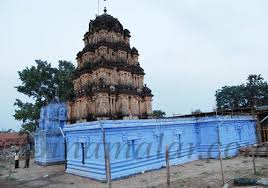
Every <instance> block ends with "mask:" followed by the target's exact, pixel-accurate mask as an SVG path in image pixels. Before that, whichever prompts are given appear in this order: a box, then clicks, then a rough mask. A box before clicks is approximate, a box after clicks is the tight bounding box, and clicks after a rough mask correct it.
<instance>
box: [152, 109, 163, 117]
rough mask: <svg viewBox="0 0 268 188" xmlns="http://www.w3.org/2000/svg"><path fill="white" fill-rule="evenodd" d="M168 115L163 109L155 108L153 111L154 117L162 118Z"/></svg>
mask: <svg viewBox="0 0 268 188" xmlns="http://www.w3.org/2000/svg"><path fill="white" fill-rule="evenodd" d="M165 116H166V112H163V111H161V110H154V111H153V118H155V119H161V118H164V117H165Z"/></svg>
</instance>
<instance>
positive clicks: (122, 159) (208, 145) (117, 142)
mask: <svg viewBox="0 0 268 188" xmlns="http://www.w3.org/2000/svg"><path fill="white" fill-rule="evenodd" d="M255 130H256V124H255V119H253V118H252V117H238V116H235V117H231V116H225V117H222V116H217V117H210V118H198V119H163V120H162V119H161V120H119V121H102V122H87V123H77V124H73V125H66V126H65V128H64V131H65V134H66V138H67V172H68V173H72V174H76V175H80V176H85V177H89V178H93V179H97V180H100V181H105V180H106V170H105V152H104V141H105V143H106V145H105V146H106V151H107V155H109V156H110V161H111V174H112V179H117V178H121V177H125V176H129V175H133V174H136V173H140V172H143V171H148V170H153V169H159V168H161V167H164V166H165V147H166V145H168V146H169V154H170V163H171V164H172V165H176V164H182V163H186V162H189V161H194V160H197V159H200V158H217V157H218V140H220V143H221V147H222V154H223V157H230V156H235V155H237V153H238V150H239V148H240V147H242V146H246V145H252V144H255V143H256V133H255Z"/></svg>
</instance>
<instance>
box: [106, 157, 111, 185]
mask: <svg viewBox="0 0 268 188" xmlns="http://www.w3.org/2000/svg"><path fill="white" fill-rule="evenodd" d="M106 164H107V177H108V187H109V188H112V178H111V163H110V157H108V158H107V162H106Z"/></svg>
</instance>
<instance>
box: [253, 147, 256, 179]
mask: <svg viewBox="0 0 268 188" xmlns="http://www.w3.org/2000/svg"><path fill="white" fill-rule="evenodd" d="M253 149H254V148H253ZM256 149H257V148H256ZM255 153H256V151H255V150H253V151H252V163H253V172H254V175H256V163H255Z"/></svg>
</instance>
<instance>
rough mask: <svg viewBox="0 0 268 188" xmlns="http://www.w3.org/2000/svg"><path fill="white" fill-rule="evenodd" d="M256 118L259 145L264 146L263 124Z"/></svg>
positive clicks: (256, 116)
mask: <svg viewBox="0 0 268 188" xmlns="http://www.w3.org/2000/svg"><path fill="white" fill-rule="evenodd" d="M255 118H256V129H257V130H256V134H257V139H258V144H262V135H261V122H260V120H259V116H258V115H255Z"/></svg>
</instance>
